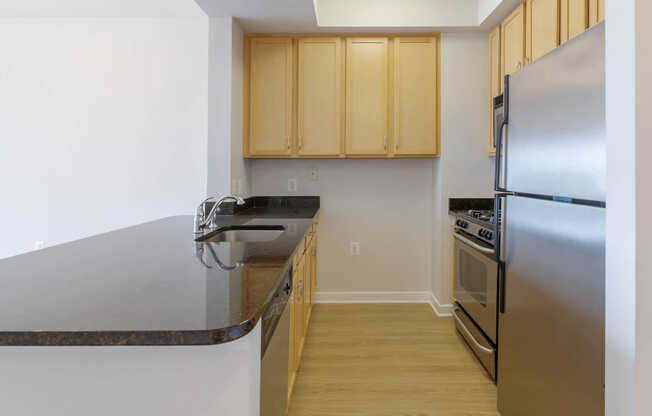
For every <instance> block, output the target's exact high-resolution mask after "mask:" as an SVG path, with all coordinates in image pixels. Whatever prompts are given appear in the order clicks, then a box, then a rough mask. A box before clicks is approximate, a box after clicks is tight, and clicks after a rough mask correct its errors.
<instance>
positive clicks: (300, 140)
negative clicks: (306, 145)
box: [299, 136, 303, 150]
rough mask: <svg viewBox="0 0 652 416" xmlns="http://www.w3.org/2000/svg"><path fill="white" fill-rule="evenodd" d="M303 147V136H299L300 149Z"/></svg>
mask: <svg viewBox="0 0 652 416" xmlns="http://www.w3.org/2000/svg"><path fill="white" fill-rule="evenodd" d="M301 147H303V136H299V150H301Z"/></svg>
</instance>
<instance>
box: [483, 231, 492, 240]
mask: <svg viewBox="0 0 652 416" xmlns="http://www.w3.org/2000/svg"><path fill="white" fill-rule="evenodd" d="M485 237H487V238H488V239H490V240H493V238H494V233H492V232H491V231H487V235H486V236H485Z"/></svg>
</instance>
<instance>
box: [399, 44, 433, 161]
mask: <svg viewBox="0 0 652 416" xmlns="http://www.w3.org/2000/svg"><path fill="white" fill-rule="evenodd" d="M437 48H438V42H437V38H434V37H424V38H416V37H414V38H396V39H394V137H393V139H394V143H393V144H394V153H395V154H397V155H435V154H437V153H438V134H437V131H438V128H439V127H438V116H437V114H438V112H439V105H438V99H437V97H438V91H437V77H438V74H437V57H438V52H437Z"/></svg>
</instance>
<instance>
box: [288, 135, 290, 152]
mask: <svg viewBox="0 0 652 416" xmlns="http://www.w3.org/2000/svg"><path fill="white" fill-rule="evenodd" d="M288 150H290V136H288Z"/></svg>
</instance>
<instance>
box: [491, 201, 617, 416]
mask: <svg viewBox="0 0 652 416" xmlns="http://www.w3.org/2000/svg"><path fill="white" fill-rule="evenodd" d="M505 202H506V205H505V207H504V209H505V214H506V224H505V226H506V227H505V233H504V241H503V244H504V245H505V247H504V249H505V250H504V252H505V257H504V259H503V260H504V261H505V281H504V285H505V293H504V302H505V304H504V311H502V312H504V313H500V314H499V325H498V331H499V340H498V354H499V355H498V409H499V411H500V413H501V415H502V416H523V415H528V416H551V415H587V416H588V415H603V414H604V390H603V385H604V302H605V243H604V241H605V210H604V209H603V208H596V207H590V206H584V205H573V204H565V203H560V202H552V201H544V200H538V199H529V198H522V197H508V198H507V199H506V201H505Z"/></svg>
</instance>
